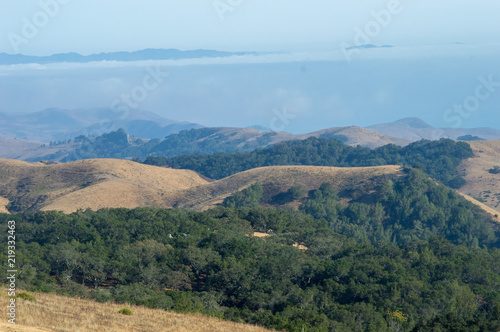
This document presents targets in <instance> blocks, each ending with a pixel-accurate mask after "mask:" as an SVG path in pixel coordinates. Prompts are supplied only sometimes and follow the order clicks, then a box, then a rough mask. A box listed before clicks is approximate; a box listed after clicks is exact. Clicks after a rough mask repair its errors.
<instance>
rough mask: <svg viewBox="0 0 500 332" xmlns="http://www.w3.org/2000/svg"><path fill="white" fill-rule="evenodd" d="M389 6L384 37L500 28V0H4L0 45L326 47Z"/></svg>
mask: <svg viewBox="0 0 500 332" xmlns="http://www.w3.org/2000/svg"><path fill="white" fill-rule="evenodd" d="M389 8H393V9H394V10H393V11H392V12H393V13H392V14H391V15H390V18H389V19H388V22H389V24H387V26H385V27H384V29H383V33H378V34H377V36H376V38H374V39H375V42H376V43H378V44H398V45H403V44H439V43H450V42H464V43H478V42H488V41H491V40H494V39H495V38H498V35H499V33H500V24H499V23H498V17H499V15H500V2H499V1H497V0H483V1H470V0H439V1H436V0H418V1H417V0H413V1H412V0H382V1H380V0H359V1H345V0H311V1H299V0H190V1H182V0H105V1H103V0H85V1H78V0H23V1H18V0H2V1H0V52H5V53H23V54H31V55H49V54H54V53H62V52H78V53H81V54H90V53H100V52H109V51H124V50H126V51H133V50H138V49H144V48H178V49H197V48H205V49H220V50H297V49H305V48H307V49H311V48H322V49H328V48H335V47H337V46H338V44H339V43H340V42H346V43H352V42H353V38H354V37H355V31H356V30H355V29H356V28H360V29H361V30H364V29H365V28H366V27H367V25H368V26H369V22H370V21H373V13H380V12H381V11H384V10H388V9H389ZM44 12H45V13H48V15H47V14H44ZM27 22H28V23H27ZM29 24H33V25H34V26H35V29H36V30H38V31H36V32H35V33H31V34H28V38H25V39H27V42H24V41H26V40H24V41H23V42H22V43H20V42H19V41H18V40H16V39H15V37H13V36H14V35H13V34H16V35H18V36H21V37H22V36H23V27H25V26H26V25H29ZM25 30H26V29H25ZM28 30H29V29H28ZM28 32H29V31H28ZM375 32H376V31H375ZM12 39H14V40H15V42H14V43H13V42H12ZM13 44H14V46H13Z"/></svg>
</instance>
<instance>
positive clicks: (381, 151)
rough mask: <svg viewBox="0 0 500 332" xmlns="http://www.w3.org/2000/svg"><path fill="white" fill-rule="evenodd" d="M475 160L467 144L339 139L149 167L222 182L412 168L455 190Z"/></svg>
mask: <svg viewBox="0 0 500 332" xmlns="http://www.w3.org/2000/svg"><path fill="white" fill-rule="evenodd" d="M472 156H473V152H472V149H471V148H470V146H469V145H468V144H467V143H465V142H454V141H452V140H449V139H441V140H438V141H427V140H422V141H418V142H415V143H412V144H410V145H408V146H406V147H404V148H403V147H400V146H397V145H393V144H389V145H386V146H383V147H380V148H377V149H373V150H371V149H369V148H363V147H360V146H358V147H351V146H348V145H345V144H343V143H342V142H340V141H337V140H335V139H321V138H315V137H312V138H308V139H306V140H303V141H298V140H296V141H289V142H283V143H280V144H276V145H274V146H271V147H269V148H265V149H257V150H255V151H252V152H238V153H215V154H212V155H185V156H178V157H174V158H166V157H149V158H147V159H146V160H145V163H146V164H150V165H157V166H169V167H173V168H183V169H192V170H194V171H197V172H199V173H201V174H203V175H205V176H207V177H209V178H212V179H220V178H223V177H226V176H229V175H232V174H235V173H238V172H242V171H245V170H248V169H251V168H256V167H262V166H276V165H314V166H338V167H358V166H380V165H406V166H412V167H417V168H421V169H422V170H424V171H425V172H426V173H427V174H429V175H430V176H432V177H433V178H434V179H436V180H439V181H441V182H443V183H445V184H451V185H453V186H455V187H458V186H460V185H463V184H464V183H463V181H460V180H457V178H458V179H461V178H459V177H458V172H457V166H458V165H460V163H461V162H462V160H463V159H466V158H470V157H472Z"/></svg>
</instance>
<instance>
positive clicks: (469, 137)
mask: <svg viewBox="0 0 500 332" xmlns="http://www.w3.org/2000/svg"><path fill="white" fill-rule="evenodd" d="M457 140H458V141H484V138H481V137H478V136H472V135H470V134H469V135H464V136H460V137H458V138H457Z"/></svg>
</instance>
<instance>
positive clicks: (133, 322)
mask: <svg viewBox="0 0 500 332" xmlns="http://www.w3.org/2000/svg"><path fill="white" fill-rule="evenodd" d="M33 295H34V296H35V297H36V299H37V301H36V302H31V301H25V300H22V299H17V301H16V304H17V308H16V325H12V324H10V323H8V322H7V318H6V317H7V303H8V302H7V301H8V300H9V298H8V297H7V296H6V293H5V292H4V293H3V294H2V296H0V307H1V310H0V312H1V315H2V320H1V321H0V331H18V332H21V331H26V332H38V331H95V332H99V331H117V332H131V331H152V332H159V331H176V332H188V331H189V332H212V331H218V332H233V331H243V332H265V331H270V330H267V329H264V328H261V327H257V326H253V325H245V324H238V323H233V322H227V321H223V320H220V319H216V318H211V317H205V316H202V315H192V314H178V313H174V312H169V311H164V310H161V309H148V308H145V307H138V306H127V307H128V308H130V309H131V310H132V315H130V316H125V315H123V314H119V313H118V311H119V310H120V309H121V308H123V307H124V305H120V304H111V303H98V302H93V301H87V300H80V299H74V298H67V297H63V296H58V295H54V294H39V293H34V294H33Z"/></svg>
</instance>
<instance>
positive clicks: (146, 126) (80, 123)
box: [0, 108, 203, 143]
mask: <svg viewBox="0 0 500 332" xmlns="http://www.w3.org/2000/svg"><path fill="white" fill-rule="evenodd" d="M201 127H203V126H201V125H199V124H196V123H190V122H178V121H173V120H170V119H166V118H164V117H162V116H159V115H157V114H154V113H152V112H147V111H142V110H134V109H131V110H129V111H128V112H126V113H125V112H119V111H116V110H114V109H111V108H82V109H76V110H68V109H62V108H48V109H45V110H42V111H39V112H33V113H21V114H13V113H0V132H1V133H2V135H1V136H3V137H11V138H18V139H23V140H28V141H38V142H46V143H48V142H50V141H64V140H69V139H73V138H75V137H77V136H80V135H84V136H99V135H102V134H105V133H108V132H111V131H116V130H118V129H119V128H123V129H125V130H126V131H127V132H128V133H129V134H131V135H133V136H137V137H141V138H164V137H166V136H168V135H170V134H173V133H178V132H179V131H182V130H186V129H192V128H201Z"/></svg>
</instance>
